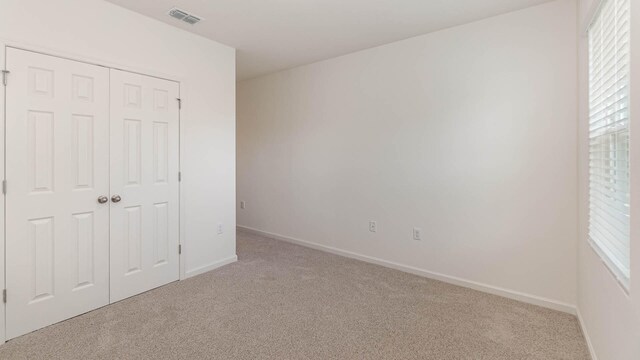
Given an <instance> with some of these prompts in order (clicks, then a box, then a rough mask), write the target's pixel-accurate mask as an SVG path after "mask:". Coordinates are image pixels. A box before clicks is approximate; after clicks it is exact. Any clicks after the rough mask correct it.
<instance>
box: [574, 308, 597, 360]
mask: <svg viewBox="0 0 640 360" xmlns="http://www.w3.org/2000/svg"><path fill="white" fill-rule="evenodd" d="M576 313H577V314H576V316H577V317H578V323H579V324H580V329H581V330H582V335H583V336H584V339H585V341H586V342H587V348H588V349H589V355H591V360H598V356H596V351H595V349H594V348H593V343H592V342H591V337H589V332H587V326H586V325H585V323H584V319H583V318H582V313H580V308H579V307H577V306H576Z"/></svg>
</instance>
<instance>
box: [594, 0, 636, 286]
mask: <svg viewBox="0 0 640 360" xmlns="http://www.w3.org/2000/svg"><path fill="white" fill-rule="evenodd" d="M629 2H630V0H604V1H603V3H602V5H601V7H600V10H599V12H598V13H597V14H596V16H595V18H594V21H593V23H592V24H591V26H590V27H589V30H588V36H589V238H590V240H591V242H592V244H593V245H594V246H595V247H596V250H597V251H598V253H599V254H600V256H601V257H602V258H603V260H604V261H605V263H607V265H608V266H609V267H610V268H611V270H612V271H613V272H614V273H615V274H616V276H618V278H619V280H621V281H622V282H623V283H624V284H625V285H628V280H629V276H630V264H629V262H630V237H629V232H630V225H629V224H630V223H629V197H630V194H629V192H630V183H629V99H630V94H629V22H630V14H629Z"/></svg>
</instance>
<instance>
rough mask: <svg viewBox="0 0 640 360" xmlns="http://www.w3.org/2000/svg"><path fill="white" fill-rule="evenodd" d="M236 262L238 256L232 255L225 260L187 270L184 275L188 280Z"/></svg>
mask: <svg viewBox="0 0 640 360" xmlns="http://www.w3.org/2000/svg"><path fill="white" fill-rule="evenodd" d="M236 261H238V255H233V256H230V257H228V258H226V259H222V260H220V261H216V262H214V263H211V264H208V265H204V266H200V267H197V268H195V269H192V270H188V271H187V272H186V274H185V275H186V278H187V279H188V278H190V277H192V276H196V275H200V274H204V273H206V272H208V271H211V270H214V269H217V268H219V267H222V266H225V265H228V264H231V263H234V262H236Z"/></svg>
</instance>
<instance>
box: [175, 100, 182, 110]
mask: <svg viewBox="0 0 640 360" xmlns="http://www.w3.org/2000/svg"><path fill="white" fill-rule="evenodd" d="M176 100H178V109H182V99H180V98H176Z"/></svg>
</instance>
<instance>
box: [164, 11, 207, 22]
mask: <svg viewBox="0 0 640 360" xmlns="http://www.w3.org/2000/svg"><path fill="white" fill-rule="evenodd" d="M169 16H171V17H172V18H176V19H178V20H181V21H184V22H186V23H187V24H191V25H195V24H197V23H198V22H200V21H201V20H202V18H200V17H199V16H195V15H193V14H189V13H187V12H186V11H184V10H180V9H178V8H173V9H171V10H169Z"/></svg>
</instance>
